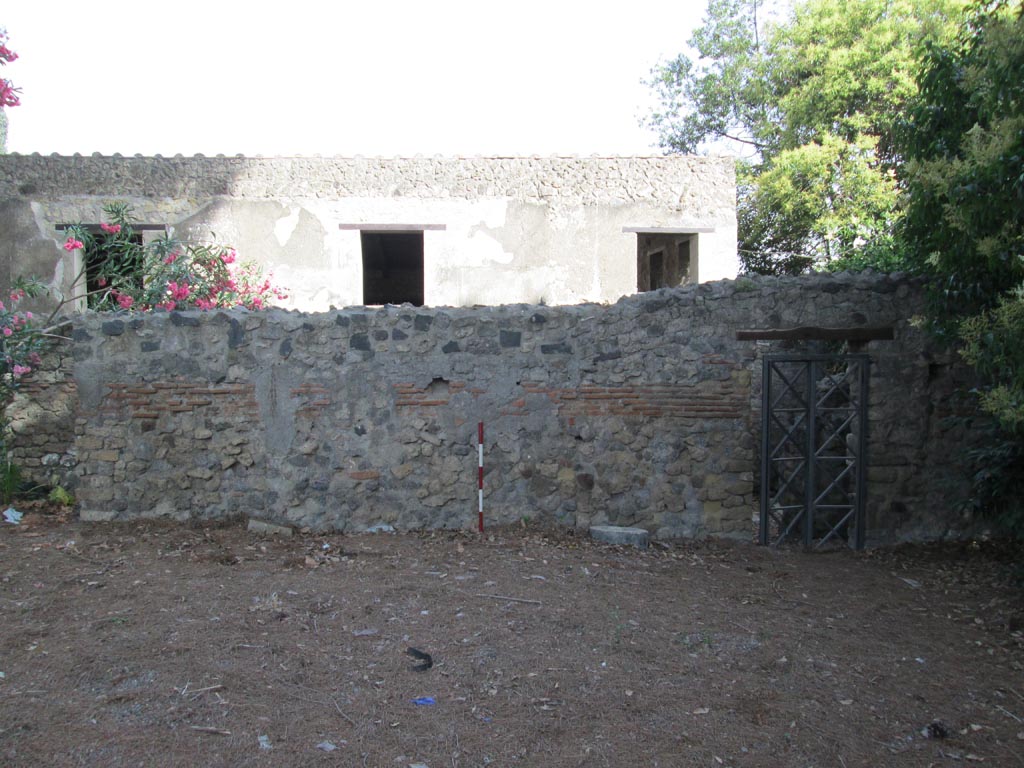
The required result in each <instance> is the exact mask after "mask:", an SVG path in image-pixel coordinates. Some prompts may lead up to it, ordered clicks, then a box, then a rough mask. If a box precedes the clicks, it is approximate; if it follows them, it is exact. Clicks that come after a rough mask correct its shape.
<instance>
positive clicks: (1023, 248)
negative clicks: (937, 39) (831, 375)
mask: <svg viewBox="0 0 1024 768" xmlns="http://www.w3.org/2000/svg"><path fill="white" fill-rule="evenodd" d="M911 107H912V108H911V109H910V110H909V113H908V116H907V119H906V120H905V121H903V122H901V123H899V124H898V126H897V130H896V139H897V142H896V144H897V146H896V152H897V154H898V156H900V157H901V158H902V159H903V160H904V166H903V168H902V176H903V178H904V182H903V184H904V189H905V199H906V214H905V217H904V219H903V222H902V225H901V229H900V232H899V236H900V237H901V238H902V240H903V241H904V243H905V247H906V253H907V256H908V258H909V259H910V261H911V263H913V264H914V265H915V266H916V267H917V268H918V269H920V270H922V271H924V272H926V273H928V274H930V275H932V276H933V278H934V280H933V283H932V285H933V290H932V305H931V310H930V320H931V325H932V327H933V328H934V329H935V330H936V331H937V332H938V333H939V334H940V336H942V337H945V338H946V339H948V340H950V341H953V340H959V341H961V342H963V344H964V348H963V352H964V357H965V359H966V360H967V362H968V363H970V364H971V365H972V366H973V367H974V370H975V373H976V374H977V377H978V386H977V389H976V392H977V393H978V394H979V396H980V397H979V404H980V406H981V409H982V410H983V411H984V412H985V413H987V414H988V415H989V416H990V417H991V418H992V420H993V421H994V424H995V427H996V428H995V429H994V430H993V432H992V434H991V435H990V437H989V439H988V440H987V441H986V442H985V444H983V445H982V446H980V447H979V448H976V449H975V450H974V451H973V452H972V454H971V456H970V457H969V458H970V459H972V471H973V479H974V497H973V499H972V500H971V501H972V503H973V505H974V507H975V508H976V509H977V510H979V511H982V512H987V513H989V514H990V515H992V516H993V517H994V518H995V519H996V520H997V521H998V522H1001V523H1002V524H1003V525H1004V526H1005V527H1006V528H1007V529H1008V530H1010V531H1012V532H1014V533H1016V534H1017V535H1019V536H1024V501H1022V499H1024V346H1022V344H1021V340H1022V339H1024V3H1022V2H1021V0H997V1H996V2H978V3H977V4H976V5H975V7H974V9H973V11H972V13H971V15H970V16H969V18H968V21H967V23H966V24H965V26H964V28H963V31H962V32H961V34H960V35H959V37H958V38H957V39H956V40H955V41H953V42H952V43H950V44H948V45H935V46H932V47H930V48H929V50H928V51H927V53H926V55H925V57H924V69H923V71H922V75H921V87H920V95H919V96H918V97H917V98H916V99H915V100H914V101H913V103H912V105H911Z"/></svg>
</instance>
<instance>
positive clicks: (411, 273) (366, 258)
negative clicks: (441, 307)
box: [360, 230, 423, 307]
mask: <svg viewBox="0 0 1024 768" xmlns="http://www.w3.org/2000/svg"><path fill="white" fill-rule="evenodd" d="M360 238H361V241H362V250H363V304H366V305H372V304H406V303H408V304H412V305H413V306H417V307H422V306H423V232H422V231H416V232H368V231H366V230H363V231H361V232H360Z"/></svg>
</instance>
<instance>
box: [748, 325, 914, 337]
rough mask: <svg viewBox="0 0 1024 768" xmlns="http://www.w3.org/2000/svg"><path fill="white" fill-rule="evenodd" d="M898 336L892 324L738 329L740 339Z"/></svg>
mask: <svg viewBox="0 0 1024 768" xmlns="http://www.w3.org/2000/svg"><path fill="white" fill-rule="evenodd" d="M894 338H896V335H895V332H894V330H893V327H892V326H891V325H884V326H861V327H857V328H822V327H820V326H813V325H805V326H801V327H799V328H763V329H755V330H746V331H736V339H737V340H739V341H768V340H771V341H892V340H893V339H894Z"/></svg>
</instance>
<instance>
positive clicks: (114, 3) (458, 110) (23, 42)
mask: <svg viewBox="0 0 1024 768" xmlns="http://www.w3.org/2000/svg"><path fill="white" fill-rule="evenodd" d="M4 5H5V6H6V8H4V9H3V10H2V11H0V26H3V27H6V28H7V31H8V34H9V37H10V41H9V46H10V47H11V49H12V50H14V51H16V52H17V53H18V54H19V56H20V58H19V59H18V60H17V61H16V62H14V63H13V64H11V65H8V66H6V67H4V68H3V69H2V70H0V74H2V75H3V76H4V77H6V78H8V79H9V80H11V81H13V82H14V84H15V85H16V86H20V87H21V88H22V94H21V102H22V104H21V106H19V107H14V108H10V109H8V110H7V115H8V119H9V123H10V126H9V132H8V140H7V148H8V151H11V152H22V153H30V152H41V153H43V154H49V153H51V152H58V153H60V154H72V153H74V152H81V153H82V154H91V153H92V152H102V153H103V154H113V153H114V152H120V153H121V154H124V155H132V154H136V153H142V154H147V155H151V154H156V153H160V154H163V155H174V154H176V153H182V154H185V155H190V154H194V153H197V152H201V153H203V154H207V155H213V154H218V153H223V154H227V155H233V154H238V153H243V154H248V155H254V154H263V155H294V154H305V155H311V154H323V155H334V154H337V155H356V154H361V155H385V156H390V155H414V154H424V155H433V154H442V155H457V154H461V155H477V154H479V155H505V154H508V155H532V154H540V155H550V154H580V155H589V154H593V153H597V154H602V155H607V154H623V155H633V154H660V151H659V150H658V149H657V147H656V146H655V145H656V137H655V135H654V133H653V132H652V131H650V130H648V129H646V128H642V127H641V126H640V125H639V121H640V119H641V117H643V116H646V115H647V114H648V113H649V111H650V108H651V106H652V104H653V101H652V98H651V89H650V88H648V87H647V86H645V85H643V84H642V82H641V81H642V80H644V79H646V78H647V77H648V74H649V72H650V69H651V67H653V66H654V65H655V64H656V63H657V62H658V61H660V60H664V59H668V58H670V57H672V56H674V55H675V54H676V53H678V52H680V51H681V50H682V49H683V47H684V45H685V43H686V40H688V39H689V37H690V32H691V30H692V29H693V28H694V27H696V26H697V25H698V24H699V23H700V20H701V17H702V16H703V11H704V7H705V0H630V1H629V2H615V3H612V2H605V3H602V2H601V0H593V1H592V2H579V1H578V0H546V2H545V1H542V0H514V1H513V2H503V3H489V2H487V1H486V0H476V2H466V1H464V0H432V1H431V0H423V1H422V2H411V1H408V0H377V1H376V2H374V0H364V1H363V2H356V3H354V2H348V1H347V0H335V1H334V2H332V0H319V2H312V1H311V0H279V1H278V2H273V3H267V2H262V1H261V0H251V1H250V2H238V3H236V2H222V0H206V2H197V0H175V1H174V2H145V0H142V1H140V0H133V2H121V1H120V0H97V1H96V2H88V1H83V0H73V1H71V2H67V1H61V2H52V1H50V2H48V1H47V0H13V1H12V0H8V2H7V3H4Z"/></svg>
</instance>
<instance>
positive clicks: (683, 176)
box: [0, 155, 738, 311]
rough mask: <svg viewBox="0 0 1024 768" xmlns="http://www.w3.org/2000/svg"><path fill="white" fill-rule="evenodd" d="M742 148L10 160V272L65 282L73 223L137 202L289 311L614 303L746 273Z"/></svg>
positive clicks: (55, 284)
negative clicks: (223, 257)
mask: <svg viewBox="0 0 1024 768" xmlns="http://www.w3.org/2000/svg"><path fill="white" fill-rule="evenodd" d="M735 200H736V188H735V174H734V169H733V161H732V160H731V159H728V158H706V157H688V156H671V157H588V158H580V157H486V158H485V157H465V158H463V157H457V158H440V157H433V158H426V157H414V158H363V157H354V158H321V157H291V158H260V157H256V158H247V157H210V158H207V157H202V156H196V157H188V158H185V157H180V156H179V157H174V158H162V157H159V156H157V157H141V156H137V157H120V156H117V155H115V156H113V157H102V156H98V155H97V156H92V157H82V156H78V155H76V156H73V157H61V156H47V157H44V156H40V155H7V156H0V270H3V273H2V274H0V282H4V283H9V280H10V279H12V278H13V277H15V276H17V275H34V276H36V277H39V278H40V279H42V280H43V281H44V282H45V283H47V284H49V285H50V286H51V287H52V288H53V289H54V290H55V291H57V292H59V293H61V294H63V295H73V293H74V282H75V280H76V279H81V277H82V276H81V273H82V267H83V265H82V261H81V259H82V256H81V254H80V253H68V252H66V251H64V250H63V249H62V248H61V243H62V241H63V235H62V231H61V228H62V227H63V226H66V225H68V224H86V225H96V224H98V223H99V222H100V218H101V212H102V207H103V205H104V204H105V203H108V202H112V201H124V202H127V203H129V204H131V205H132V207H133V209H134V212H135V215H136V217H137V218H138V221H139V222H140V224H141V225H143V226H142V227H141V229H142V230H143V231H142V236H143V237H145V238H152V237H159V236H162V235H163V234H165V233H166V234H169V235H171V236H174V237H177V238H180V239H200V240H202V239H211V238H212V239H216V241H217V242H220V243H225V244H231V245H233V246H234V247H235V248H237V250H238V252H239V254H240V255H241V257H242V258H243V259H249V260H253V261H256V262H258V263H259V264H261V265H262V266H263V267H264V268H265V269H266V270H268V271H271V272H272V273H273V275H274V278H275V281H276V282H277V283H278V284H280V285H282V286H284V287H285V288H286V289H287V290H288V292H289V299H288V300H287V301H285V302H284V305H285V306H286V307H290V308H295V309H301V310H304V311H324V310H327V309H329V308H330V307H331V306H339V307H340V306H353V305H378V304H402V303H406V302H408V303H411V304H414V305H427V306H472V305H497V304H508V303H546V304H577V303H582V302H604V301H613V300H615V299H618V298H619V297H621V296H623V295H629V294H632V293H637V292H638V291H645V290H651V289H655V288H660V287H673V286H678V285H683V284H687V283H696V282H707V281H709V280H717V279H721V278H728V277H735V275H736V273H737V271H738V260H737V254H736V205H735Z"/></svg>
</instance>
